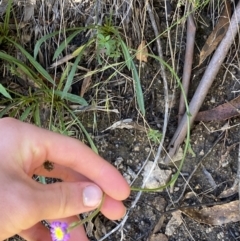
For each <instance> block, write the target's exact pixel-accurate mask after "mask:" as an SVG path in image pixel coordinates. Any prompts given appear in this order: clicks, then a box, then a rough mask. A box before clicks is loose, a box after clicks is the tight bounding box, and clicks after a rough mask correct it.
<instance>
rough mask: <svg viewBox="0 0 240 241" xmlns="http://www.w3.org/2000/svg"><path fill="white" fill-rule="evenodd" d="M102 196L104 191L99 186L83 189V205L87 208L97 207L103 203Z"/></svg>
mask: <svg viewBox="0 0 240 241" xmlns="http://www.w3.org/2000/svg"><path fill="white" fill-rule="evenodd" d="M102 195H103V194H102V190H101V189H100V188H99V187H98V186H95V185H92V186H87V187H85V188H84V189H83V204H84V205H85V206H86V207H96V206H97V205H99V204H100V203H101V200H102Z"/></svg>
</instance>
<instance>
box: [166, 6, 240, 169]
mask: <svg viewBox="0 0 240 241" xmlns="http://www.w3.org/2000/svg"><path fill="white" fill-rule="evenodd" d="M239 23H240V2H239V3H238V4H237V6H236V9H235V11H234V13H233V16H232V18H231V22H230V25H229V28H228V31H227V33H226V35H225V37H224V38H223V40H222V42H221V43H220V45H219V47H218V48H217V50H216V52H215V53H214V55H213V57H212V59H211V61H210V63H209V65H208V67H207V69H206V71H205V73H204V75H203V77H202V80H201V82H200V83H199V86H198V88H197V90H196V92H195V94H194V96H193V98H192V100H191V102H190V104H189V110H190V113H185V114H184V116H183V118H182V120H181V122H180V123H179V125H178V128H177V130H176V132H175V134H174V136H173V138H172V140H171V142H170V144H169V148H168V155H167V156H166V157H165V160H164V162H165V164H168V163H169V162H170V160H171V158H172V157H173V156H174V154H175V153H176V152H177V150H178V148H179V146H180V145H181V144H182V142H183V141H184V139H185V137H186V133H187V118H190V124H191V125H192V123H193V121H194V119H195V117H196V115H197V113H198V111H199V109H200V107H201V106H202V103H203V101H204V99H205V97H206V95H207V93H208V90H209V89H210V87H211V85H212V83H213V80H214V79H215V77H216V75H217V73H218V71H219V69H220V67H221V64H222V63H223V61H224V59H225V57H226V55H227V53H228V51H229V49H230V47H231V45H232V43H233V42H234V39H235V36H236V34H237V33H238V31H239ZM187 115H188V116H189V117H188V116H187Z"/></svg>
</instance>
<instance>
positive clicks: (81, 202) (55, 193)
mask: <svg viewBox="0 0 240 241" xmlns="http://www.w3.org/2000/svg"><path fill="white" fill-rule="evenodd" d="M36 184H38V183H36ZM36 189H37V190H36ZM102 196H103V192H102V190H101V189H100V188H99V187H98V186H97V185H95V184H93V183H90V182H62V183H54V184H50V185H41V184H38V185H37V187H35V195H34V199H35V200H36V202H37V204H38V210H39V211H38V212H37V211H35V217H36V221H39V220H42V219H59V218H66V217H70V216H73V215H77V214H79V213H84V212H88V211H90V210H93V209H95V208H97V207H98V206H99V205H100V203H101V200H102Z"/></svg>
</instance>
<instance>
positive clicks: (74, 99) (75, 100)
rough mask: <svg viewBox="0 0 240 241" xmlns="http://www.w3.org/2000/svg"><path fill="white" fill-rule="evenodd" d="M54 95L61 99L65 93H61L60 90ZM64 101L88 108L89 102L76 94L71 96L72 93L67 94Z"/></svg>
mask: <svg viewBox="0 0 240 241" xmlns="http://www.w3.org/2000/svg"><path fill="white" fill-rule="evenodd" d="M54 94H55V95H57V96H59V97H62V95H63V92H62V91H60V90H56V91H55V92H54ZM64 99H66V100H68V101H71V102H73V103H77V104H79V105H83V106H88V103H87V101H86V100H85V99H84V98H82V97H81V96H78V95H74V94H71V93H66V94H65V96H64Z"/></svg>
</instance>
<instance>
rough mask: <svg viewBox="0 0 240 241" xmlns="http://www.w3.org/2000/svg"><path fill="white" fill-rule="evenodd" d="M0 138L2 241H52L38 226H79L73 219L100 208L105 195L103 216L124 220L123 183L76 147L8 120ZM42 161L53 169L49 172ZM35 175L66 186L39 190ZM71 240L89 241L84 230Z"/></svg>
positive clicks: (100, 161) (73, 141)
mask: <svg viewBox="0 0 240 241" xmlns="http://www.w3.org/2000/svg"><path fill="white" fill-rule="evenodd" d="M0 137H1V141H0V157H1V160H0V193H1V194H0V223H1V232H0V240H4V239H6V238H9V237H10V236H13V235H15V234H18V235H20V236H21V237H23V238H25V239H26V240H29V241H37V240H45V241H50V240H51V236H50V232H49V230H48V229H46V228H45V227H44V226H43V225H42V224H41V223H40V221H41V220H48V221H50V222H52V221H56V220H57V221H65V222H67V223H72V222H74V221H78V219H77V216H76V215H77V214H79V213H83V212H87V211H90V210H93V209H95V208H97V207H98V205H99V204H100V202H101V199H102V195H103V192H104V193H106V197H105V199H104V203H103V205H102V208H101V212H102V213H103V214H104V215H105V216H106V217H107V218H109V219H119V218H121V217H122V216H123V215H124V214H125V207H124V206H123V204H122V202H121V200H123V199H125V198H127V197H128V195H129V193H130V188H129V186H128V184H127V182H126V181H125V180H124V178H123V177H122V176H121V175H120V173H119V172H118V171H117V170H116V169H115V168H114V167H113V166H111V165H110V164H109V163H108V162H106V161H105V160H104V159H102V158H101V157H100V156H98V155H97V154H95V153H94V152H93V151H92V150H91V149H90V148H88V147H87V146H85V145H84V144H83V143H81V142H80V141H78V140H76V139H73V138H70V137H66V136H62V135H60V134H56V133H53V132H50V131H47V130H44V129H41V128H38V127H36V126H33V125H30V124H26V123H22V122H20V121H18V120H15V119H11V118H3V119H0ZM46 160H49V161H51V162H54V163H55V164H54V169H53V170H52V171H50V172H49V171H48V170H46V169H45V168H44V167H43V163H44V162H45V161H46ZM33 174H37V175H41V176H46V177H56V178H60V179H62V180H64V182H61V183H54V184H49V185H43V184H40V183H38V182H36V181H34V180H33V179H32V175H33ZM99 187H100V188H99ZM70 240H72V241H74V240H81V241H87V240H88V239H87V237H86V234H85V232H84V229H83V227H82V226H80V227H77V228H76V229H74V230H73V231H71V237H70Z"/></svg>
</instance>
